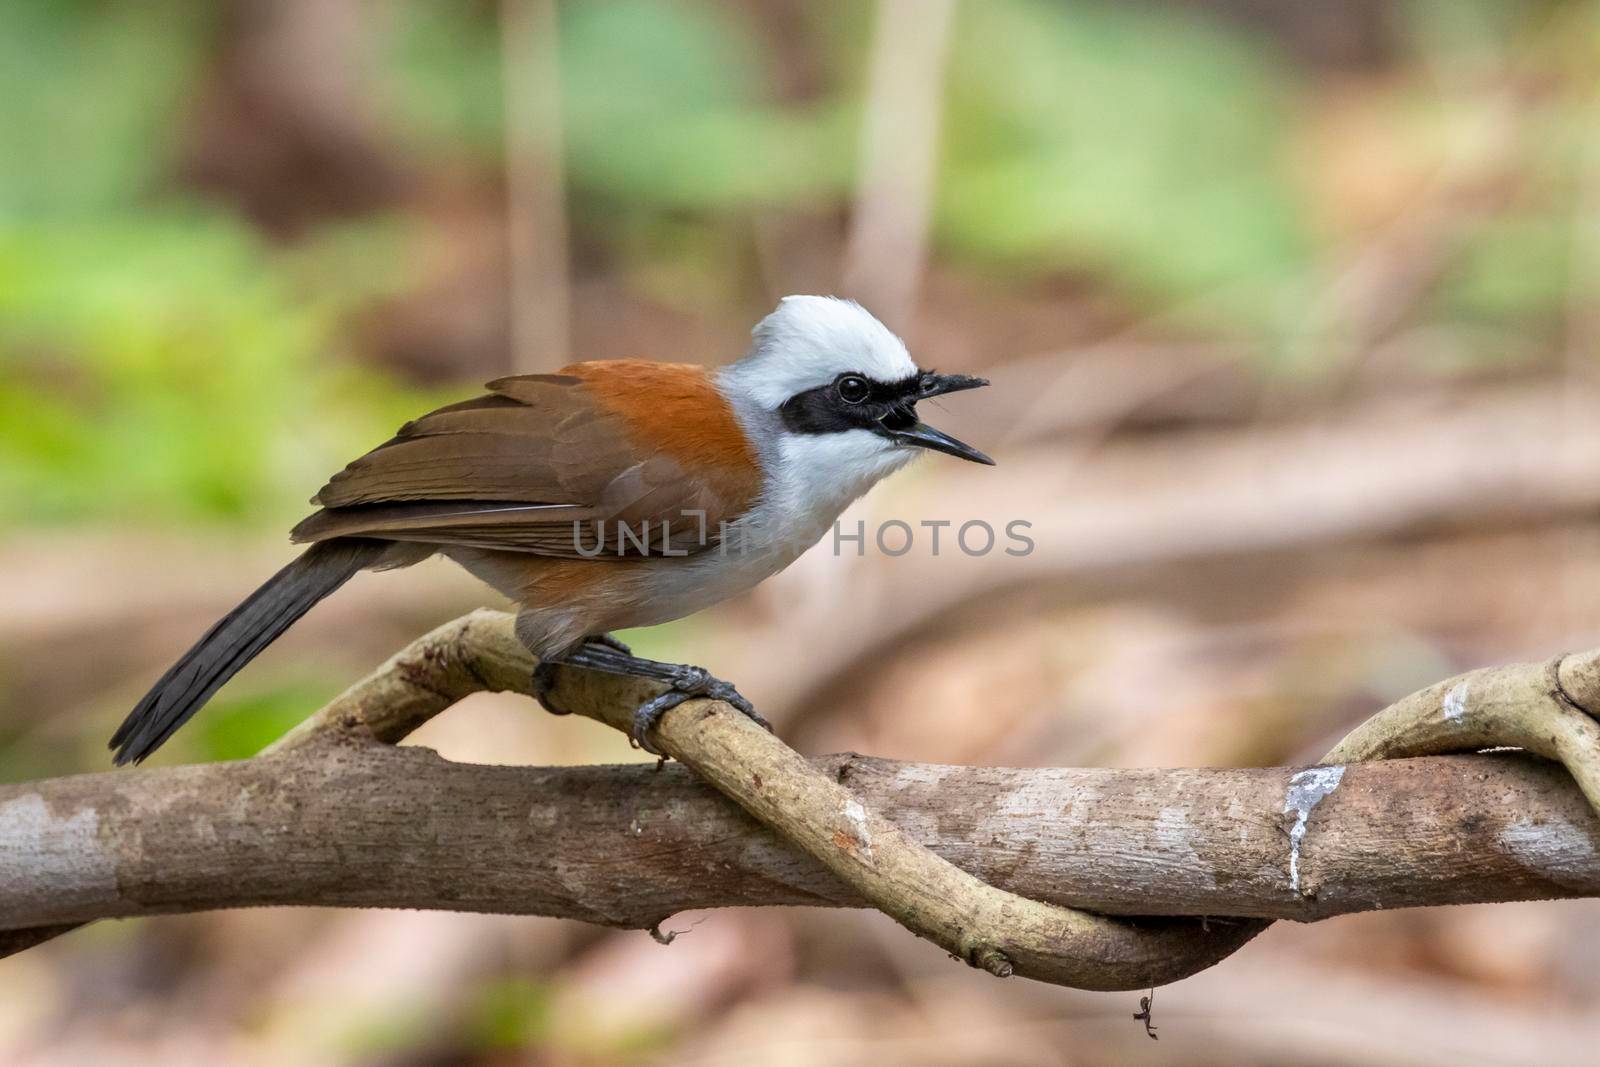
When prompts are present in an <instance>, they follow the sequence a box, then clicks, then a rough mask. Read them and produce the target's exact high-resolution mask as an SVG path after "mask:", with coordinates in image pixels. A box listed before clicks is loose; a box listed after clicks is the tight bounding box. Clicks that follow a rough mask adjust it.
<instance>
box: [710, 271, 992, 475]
mask: <svg viewBox="0 0 1600 1067" xmlns="http://www.w3.org/2000/svg"><path fill="white" fill-rule="evenodd" d="M753 336H754V343H753V344H752V345H751V348H750V353H749V354H748V355H747V356H745V357H744V359H742V360H740V361H739V362H738V363H736V364H734V365H733V366H732V367H729V368H727V370H726V371H725V372H724V374H723V381H724V383H725V385H726V386H727V387H728V388H729V389H730V391H732V392H735V393H737V394H739V395H740V396H741V399H743V400H744V401H745V402H746V403H754V404H755V405H757V406H758V407H760V408H761V409H763V410H764V411H767V412H771V413H772V414H773V415H775V416H776V420H775V421H773V422H772V425H773V426H774V430H775V432H776V433H778V434H779V435H780V436H781V437H782V439H783V440H782V444H783V451H784V452H785V453H786V454H788V455H789V456H791V457H793V458H794V459H796V460H797V461H800V462H805V463H807V464H808V465H814V466H816V467H820V468H831V469H834V470H838V471H839V472H840V473H841V474H846V473H847V472H848V473H852V474H854V475H855V476H856V477H857V478H859V479H861V480H863V481H866V482H872V481H876V480H877V479H878V478H881V477H883V476H884V475H886V474H888V473H890V472H891V471H893V470H895V469H897V468H899V467H901V466H904V465H905V463H906V462H908V461H909V460H910V459H912V458H914V457H915V456H916V455H918V454H919V453H920V452H921V451H923V450H931V451H934V452H943V453H945V454H946V455H951V456H956V457H958V458H960V459H965V460H970V461H972V462H973V463H985V464H990V465H992V464H993V463H994V460H992V459H990V458H989V457H988V456H986V455H984V454H983V453H982V452H979V451H978V450H977V449H976V448H973V447H972V446H971V445H968V444H966V443H964V442H962V441H958V440H956V439H955V438H954V437H951V436H950V435H948V434H946V433H943V432H941V431H939V430H936V429H934V428H933V427H932V426H929V425H928V424H927V423H925V422H923V421H922V420H921V418H919V417H918V414H917V404H918V402H920V401H923V400H928V399H931V398H933V397H936V396H942V395H944V394H945V393H954V392H959V391H961V390H963V389H976V388H978V387H980V386H985V385H988V384H989V383H988V382H987V381H985V380H984V379H982V378H972V377H969V376H967V375H965V374H938V373H936V372H934V371H931V370H922V369H921V368H919V367H918V366H917V365H916V363H915V362H914V361H913V360H912V358H911V355H910V354H909V353H908V352H907V351H906V346H905V343H904V342H902V341H901V340H900V338H898V337H896V336H895V335H894V334H893V333H891V332H890V331H889V329H888V327H886V326H884V325H883V323H881V322H879V321H878V320H877V319H875V318H873V316H872V315H871V313H869V312H868V311H867V310H866V309H865V308H863V307H862V306H861V305H860V304H857V303H855V302H854V301H850V300H840V299H837V298H834V297H826V296H789V297H785V298H784V299H783V301H782V302H781V303H779V305H778V307H777V310H775V311H773V312H772V314H770V315H768V316H767V317H766V318H764V319H762V320H761V322H760V323H759V324H757V326H756V328H755V331H754V334H753Z"/></svg>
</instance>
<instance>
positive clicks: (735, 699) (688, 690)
mask: <svg viewBox="0 0 1600 1067" xmlns="http://www.w3.org/2000/svg"><path fill="white" fill-rule="evenodd" d="M671 685H672V688H670V689H668V690H667V691H666V692H665V693H662V694H661V695H660V696H657V697H653V698H651V699H650V700H647V701H645V702H644V703H643V704H640V705H639V708H638V710H637V711H635V712H634V713H633V729H632V730H631V731H630V732H629V735H628V740H629V741H630V743H632V744H633V746H634V747H635V748H640V749H643V750H644V751H646V752H648V753H650V755H652V756H661V755H663V754H662V752H661V751H660V750H659V749H657V748H656V747H655V746H654V745H652V744H651V743H650V739H649V733H650V731H651V730H653V729H655V727H656V724H657V723H659V722H660V721H661V716H663V715H665V714H666V713H667V712H669V711H671V710H672V709H673V708H675V707H677V706H678V705H679V704H682V703H684V702H685V701H689V700H694V699H695V698H697V697H704V698H705V699H707V700H720V701H722V702H723V703H725V704H730V705H732V706H733V707H734V708H736V709H738V710H739V712H740V713H741V714H743V715H744V716H745V717H746V718H748V719H749V720H750V721H752V722H754V723H755V724H756V725H757V726H760V727H762V728H763V729H765V730H766V731H767V732H768V733H771V732H772V724H771V723H769V722H768V721H767V720H766V719H764V718H762V717H761V716H760V714H758V713H757V712H756V709H755V705H754V704H752V703H750V701H749V700H747V699H745V696H744V694H743V693H741V692H739V690H737V689H735V688H734V686H733V683H732V682H725V681H723V680H722V679H721V678H717V677H715V676H713V675H712V674H711V672H710V671H708V670H706V669H705V668H704V667H685V668H684V669H683V672H682V673H681V674H680V675H679V676H678V677H676V678H674V679H673V680H672V683H671Z"/></svg>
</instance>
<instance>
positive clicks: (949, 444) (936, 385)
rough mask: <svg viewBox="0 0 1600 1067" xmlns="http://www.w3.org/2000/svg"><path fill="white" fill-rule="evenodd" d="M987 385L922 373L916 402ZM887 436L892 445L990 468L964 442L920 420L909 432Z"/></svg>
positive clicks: (986, 460) (970, 379) (959, 377)
mask: <svg viewBox="0 0 1600 1067" xmlns="http://www.w3.org/2000/svg"><path fill="white" fill-rule="evenodd" d="M988 384H989V381H988V379H986V378H973V377H971V376H969V375H966V374H932V373H929V374H924V375H923V376H922V379H921V381H919V382H918V389H917V399H918V400H926V399H928V398H929V397H934V396H943V395H944V394H946V393H959V392H961V391H962V390H964V389H981V388H983V387H984V386H986V385H988ZM891 437H892V439H893V440H894V442H895V443H896V444H902V445H914V446H916V447H917V448H926V449H929V450H931V451H934V452H943V453H944V454H945V455H947V456H955V457H956V458H957V459H965V460H969V461H971V462H973V463H982V464H984V465H985V466H989V467H992V466H994V460H992V459H990V458H989V457H988V456H986V455H984V454H983V453H982V452H979V451H978V450H977V449H976V448H973V447H972V446H971V445H969V444H967V443H966V442H965V441H957V440H956V439H955V438H954V437H951V436H950V435H949V434H947V433H945V432H944V431H942V430H935V429H934V428H933V427H932V426H929V425H928V424H927V423H925V422H922V421H920V420H919V421H918V422H917V423H916V424H915V425H914V426H912V427H910V428H909V429H905V430H896V431H894V432H893V433H892V434H891Z"/></svg>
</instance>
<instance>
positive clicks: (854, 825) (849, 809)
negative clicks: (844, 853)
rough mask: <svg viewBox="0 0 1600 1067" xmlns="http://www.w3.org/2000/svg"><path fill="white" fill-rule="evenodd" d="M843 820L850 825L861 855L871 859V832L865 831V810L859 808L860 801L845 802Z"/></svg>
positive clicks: (853, 799)
mask: <svg viewBox="0 0 1600 1067" xmlns="http://www.w3.org/2000/svg"><path fill="white" fill-rule="evenodd" d="M844 819H845V822H847V823H849V824H850V830H851V832H852V833H854V834H855V838H856V842H857V843H858V844H859V845H860V846H861V854H862V855H863V856H865V857H866V858H867V859H869V860H870V859H871V858H872V831H871V830H869V829H867V809H866V808H864V807H862V806H861V801H859V800H856V799H855V798H854V797H852V798H851V799H849V800H847V801H845V805H844Z"/></svg>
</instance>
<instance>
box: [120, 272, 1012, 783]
mask: <svg viewBox="0 0 1600 1067" xmlns="http://www.w3.org/2000/svg"><path fill="white" fill-rule="evenodd" d="M988 384H989V383H988V382H987V381H986V380H984V379H982V378H976V377H971V376H968V375H964V374H940V373H938V372H936V371H932V370H923V369H922V368H920V367H919V366H918V365H917V364H916V362H915V361H914V360H913V359H912V357H911V355H910V353H909V351H908V350H907V348H906V345H905V343H904V342H903V341H902V340H901V339H900V338H899V337H898V336H896V335H895V334H894V333H893V332H892V331H890V330H889V329H888V328H887V327H886V326H884V325H883V324H882V323H881V322H879V321H878V319H877V318H875V317H874V316H873V315H872V314H871V313H870V312H869V311H867V310H866V309H865V308H864V307H862V306H861V305H860V304H858V303H856V302H854V301H850V300H845V299H840V298H837V297H832V296H788V297H785V298H783V299H782V300H781V301H780V302H779V303H778V306H777V308H776V309H775V310H773V311H772V312H771V313H770V314H768V315H767V316H766V317H765V318H763V319H762V320H761V321H760V322H759V323H757V325H756V326H755V328H754V329H753V330H752V331H751V344H750V347H749V349H748V350H747V352H746V353H745V355H744V356H743V357H741V358H740V359H738V360H736V361H735V362H732V363H729V364H727V365H725V366H721V367H717V368H708V367H704V366H700V365H697V364H687V363H658V362H650V361H644V360H604V361H597V362H582V363H573V364H569V365H567V366H565V367H563V368H561V369H560V370H559V371H557V372H555V373H553V374H528V375H518V376H515V377H508V378H500V379H498V380H496V381H492V382H490V383H488V385H487V386H485V390H486V391H485V392H484V393H483V394H482V395H480V396H476V397H473V398H471V399H467V400H463V401H460V402H458V403H454V404H449V405H447V406H444V407H441V408H438V409H437V410H435V411H432V412H429V413H428V414H425V415H423V416H421V417H420V418H417V419H414V420H412V421H411V422H408V423H406V424H405V425H404V426H402V427H401V428H400V430H399V431H398V432H397V433H396V434H395V436H394V437H392V438H391V439H390V440H388V441H386V442H384V443H383V444H381V445H379V446H378V447H377V448H374V449H373V450H372V451H370V452H368V453H366V454H365V455H363V456H361V457H359V458H358V459H356V460H354V461H353V462H351V463H350V464H348V465H347V466H346V467H345V468H344V469H343V470H341V471H339V472H338V473H337V474H335V475H333V477H332V478H330V479H329V480H328V483H327V484H326V485H324V486H323V487H322V489H321V490H320V491H319V492H318V493H317V494H316V495H315V496H314V497H312V499H311V503H312V504H314V505H317V507H318V510H317V511H315V512H314V513H313V514H311V515H310V516H308V517H307V518H306V519H304V520H303V521H301V522H300V523H299V524H298V525H297V526H295V527H294V529H293V530H292V531H291V533H290V539H291V540H292V541H293V542H295V543H302V544H306V545H307V546H308V547H307V548H306V549H305V550H304V552H303V553H302V554H301V555H300V556H299V557H298V558H297V559H295V560H294V561H293V562H291V563H289V564H288V565H287V566H285V567H284V568H283V569H282V570H280V571H278V573H277V574H275V575H273V576H272V577H271V578H269V579H268V580H267V581H266V582H265V583H264V584H263V585H262V586H261V587H260V588H259V589H257V590H256V591H255V592H254V593H251V594H250V595H249V596H248V597H247V598H245V600H244V601H243V602H242V603H240V604H239V606H238V607H236V608H234V609H233V610H232V611H231V612H229V613H228V614H227V615H225V616H223V618H222V619H220V620H219V621H218V622H217V623H215V624H214V625H213V626H212V627H211V628H210V629H209V630H207V631H206V632H205V634H204V635H203V636H202V637H201V638H200V639H199V640H198V641H197V642H196V643H195V645H194V646H193V647H192V648H190V649H189V651H187V652H186V653H184V655H183V656H182V657H181V658H180V659H179V660H178V661H177V662H176V663H175V664H173V665H172V667H171V668H170V669H168V670H167V672H166V673H165V674H163V675H162V676H161V678H160V679H159V680H158V681H157V682H156V683H155V684H154V685H153V686H152V687H151V689H150V691H149V692H148V693H147V694H146V695H145V696H144V698H143V699H141V700H140V701H139V702H138V704H137V705H136V706H135V707H134V708H133V710H132V711H131V712H130V713H129V714H128V716H127V718H126V720H125V721H124V722H123V723H122V725H121V726H120V727H119V728H118V729H117V731H116V732H115V734H114V735H113V736H112V738H111V742H110V747H111V748H112V750H113V752H114V757H113V758H114V762H115V763H116V764H118V765H123V764H128V763H138V762H140V761H142V760H144V759H145V758H146V757H148V756H149V755H150V754H151V753H153V752H155V751H156V749H158V748H159V747H161V745H162V744H164V743H165V742H166V741H167V740H168V738H170V737H171V736H172V734H173V733H174V732H175V731H176V730H177V729H178V728H179V727H180V726H182V725H183V724H184V723H185V722H187V721H188V720H189V719H190V718H191V717H192V716H193V715H194V714H195V713H196V712H197V711H198V710H199V709H200V708H201V707H202V706H203V705H204V704H205V703H206V701H207V700H209V699H210V698H211V696H212V694H214V693H215V692H216V691H217V690H218V689H219V688H220V687H221V686H222V685H223V684H224V683H225V682H227V681H228V679H230V678H231V677H233V675H234V674H236V673H237V672H238V671H239V670H240V669H241V668H243V667H244V666H245V664H247V663H248V662H249V661H250V660H251V659H253V658H254V657H255V656H256V655H257V654H259V653H260V652H261V651H262V650H263V649H264V648H266V647H267V646H268V645H269V644H271V643H272V641H274V640H275V639H277V638H278V637H279V636H280V635H281V634H283V633H284V631H286V630H287V629H288V628H289V627H290V626H292V625H293V624H294V623H295V622H297V621H298V620H299V619H300V618H301V617H302V616H304V615H305V613H306V612H307V611H309V610H310V609H311V608H312V607H313V606H314V605H315V604H317V602H319V601H320V600H322V599H323V598H324V597H327V596H329V595H330V594H332V593H333V592H334V591H336V590H337V589H338V588H339V587H340V586H342V585H343V584H344V583H345V582H346V581H348V580H349V579H350V578H351V577H353V576H354V575H355V574H357V573H358V572H360V571H363V570H392V569H396V568H401V567H407V566H410V565H412V564H415V563H418V562H420V561H422V560H424V559H427V558H429V557H431V556H433V555H436V554H438V555H443V556H445V557H447V558H449V559H451V560H453V561H455V562H456V563H457V564H459V565H460V566H462V567H464V568H465V569H466V570H467V571H468V572H470V573H471V574H473V575H474V576H476V577H477V578H479V579H481V580H482V581H484V582H485V583H487V584H488V585H489V586H491V587H492V588H494V589H495V590H497V591H498V592H499V593H501V594H502V595H503V596H505V597H507V598H509V599H510V600H511V601H513V602H514V603H515V604H516V605H517V607H518V613H517V616H516V626H515V629H516V634H517V637H518V638H519V640H520V641H521V642H522V643H523V644H524V645H526V646H527V648H528V650H529V651H530V652H531V653H532V654H533V655H534V656H535V657H537V658H538V660H539V668H538V671H537V672H536V675H535V678H534V679H533V689H534V691H535V694H536V695H537V696H539V698H540V700H541V702H543V703H544V704H545V706H546V707H547V708H549V709H550V710H552V711H560V710H561V709H559V708H557V707H555V706H554V705H553V704H552V703H551V702H550V701H549V700H548V692H547V691H548V688H549V685H550V682H551V679H552V675H551V673H550V672H551V671H552V670H553V668H554V667H555V666H556V665H559V664H566V665H571V666H576V667H585V668H588V669H591V670H597V671H602V672H606V673H610V674H622V675H632V676H635V677H640V678H648V679H653V680H656V681H659V682H663V683H665V684H666V689H665V690H664V691H663V692H662V693H661V694H660V695H659V696H656V697H654V698H652V699H650V700H649V701H646V702H645V703H643V704H641V705H640V706H639V708H638V709H637V710H636V711H635V713H634V716H633V720H632V726H633V728H632V731H631V740H632V742H633V743H634V744H635V745H637V746H638V747H641V748H643V749H645V750H646V751H648V752H651V753H654V754H658V755H659V753H658V752H657V750H656V748H655V747H654V745H653V744H652V742H651V741H650V736H649V735H650V731H651V730H652V729H653V728H654V726H655V724H656V723H657V722H658V721H659V719H660V717H661V716H662V715H664V714H665V713H666V712H667V711H668V710H670V709H671V708H673V707H675V706H677V705H678V704H680V703H682V702H684V701H686V700H688V699H691V698H693V697H710V698H713V699H718V700H725V701H727V702H729V703H730V704H732V705H734V706H735V707H736V708H738V709H739V710H740V711H742V712H743V713H744V714H746V715H748V716H750V717H751V718H752V719H754V720H755V721H757V722H759V723H762V725H766V724H765V721H764V720H763V719H762V718H761V717H760V716H759V714H758V713H757V712H756V710H755V708H754V706H753V705H752V704H751V703H750V702H749V701H748V700H747V699H745V697H744V696H743V695H742V694H740V693H739V691H738V690H737V688H735V687H734V686H733V685H731V684H730V683H728V682H725V681H723V680H721V679H719V678H716V677H714V676H713V675H711V674H710V672H708V671H706V670H705V669H703V668H700V667H696V666H691V665H685V664H673V663H662V662H658V661H655V660H649V659H644V658H641V657H637V656H634V655H633V654H632V652H631V650H629V649H628V647H627V646H626V645H624V644H622V643H621V642H620V641H618V640H617V639H616V638H614V637H612V636H611V634H612V632H613V631H615V630H621V629H628V628H632V627H642V626H653V625H657V624H660V623H664V622H669V621H671V620H674V619H678V618H682V617H684V616H686V615H690V614H693V613H695V612H697V611H700V610H702V609H704V608H706V607H709V606H711V605H712V604H715V603H717V602H719V601H722V600H725V599H727V598H729V597H732V596H735V595H737V594H739V593H742V592H744V591H745V590H748V589H750V588H752V587H753V586H755V585H757V584H758V583H760V582H761V581H763V580H765V579H766V578H768V577H770V576H772V575H773V574H776V573H777V572H779V571H781V570H783V569H784V568H785V567H787V566H788V565H789V564H790V563H792V562H794V560H795V559H797V558H798V557H799V556H800V555H801V553H803V552H804V551H805V550H806V549H807V548H809V547H811V545H813V544H815V543H816V542H817V541H818V540H819V539H821V537H822V536H823V534H824V533H826V531H827V530H828V529H830V528H831V527H832V525H833V523H834V521H835V520H836V519H837V518H838V516H839V514H840V513H841V512H842V511H843V510H844V509H845V508H846V507H847V506H849V505H850V504H851V503H852V502H853V501H855V500H856V499H857V498H859V497H860V496H862V495H863V494H864V493H866V492H867V490H869V489H871V488H872V487H873V486H874V485H875V484H877V483H878V482H879V481H880V480H882V479H883V478H885V477H887V476H888V475H890V474H892V473H894V472H895V471H897V470H899V469H901V468H902V467H904V466H905V465H906V464H907V463H909V462H910V461H911V460H912V459H914V458H915V457H917V456H918V455H921V454H923V453H926V452H929V451H932V452H940V453H944V454H946V455H949V456H954V457H957V458H959V459H963V460H968V461H971V462H975V463H982V464H989V465H993V463H994V461H993V460H992V459H990V458H989V457H988V456H986V455H984V454H983V453H982V452H980V451H978V450H977V449H975V448H973V447H972V446H970V445H968V444H966V443H964V442H962V441H959V440H957V439H955V438H954V437H951V436H949V435H947V434H945V433H943V432H941V431H939V430H937V429H935V428H933V427H932V426H929V425H928V424H927V423H925V422H923V421H922V420H921V419H920V418H919V416H918V414H917V404H918V403H919V402H921V401H924V400H929V399H932V398H933V397H938V396H943V395H945V394H948V393H954V392H958V391H962V390H967V389H975V388H979V387H981V386H986V385H988Z"/></svg>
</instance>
